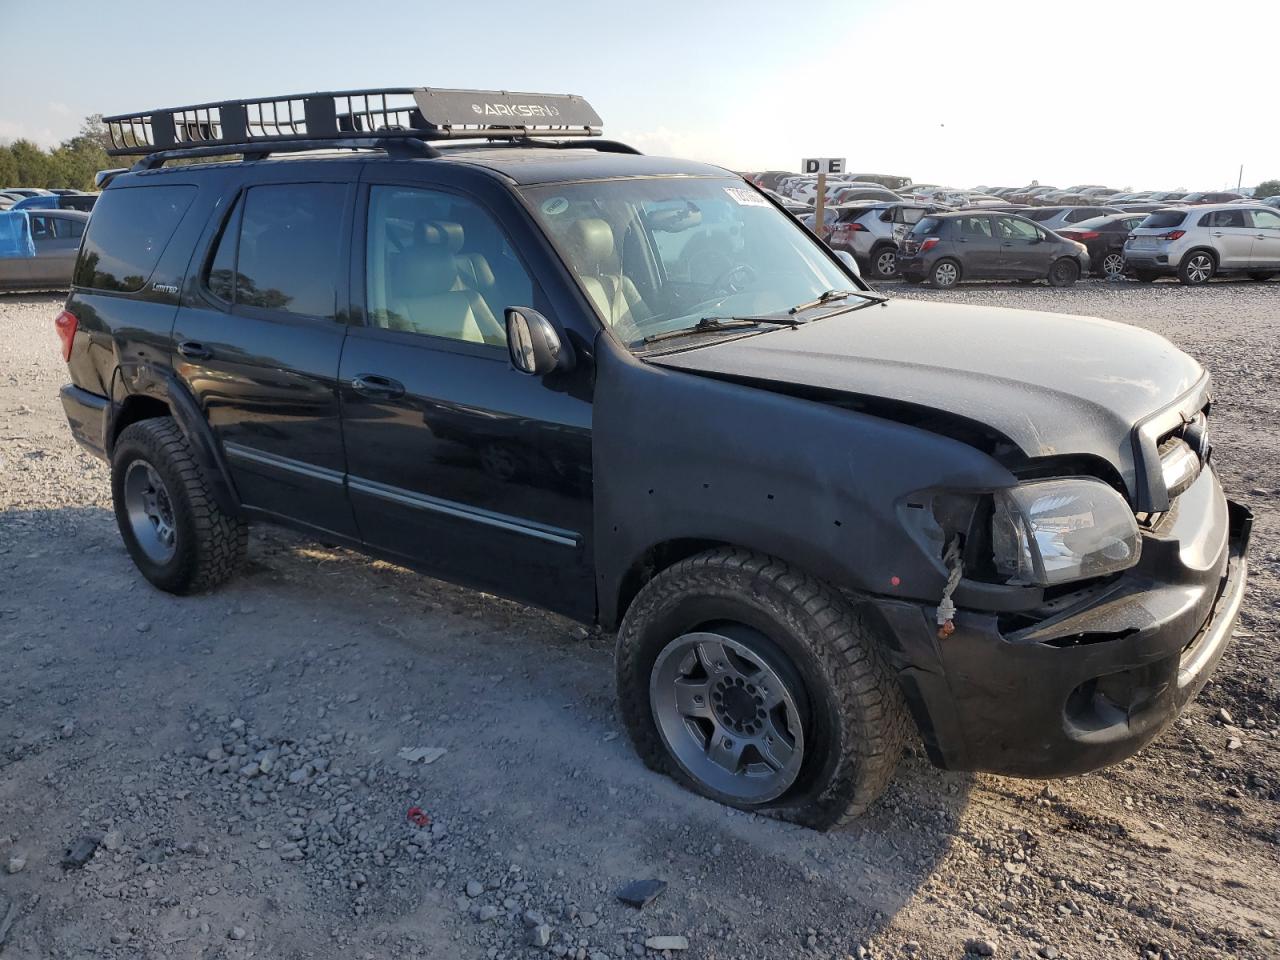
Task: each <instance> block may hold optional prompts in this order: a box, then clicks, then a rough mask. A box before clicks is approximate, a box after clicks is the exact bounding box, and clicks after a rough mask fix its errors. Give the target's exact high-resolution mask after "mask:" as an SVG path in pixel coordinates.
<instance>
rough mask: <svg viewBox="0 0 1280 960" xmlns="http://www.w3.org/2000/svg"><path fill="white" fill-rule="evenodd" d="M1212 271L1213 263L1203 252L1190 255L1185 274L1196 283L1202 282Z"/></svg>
mask: <svg viewBox="0 0 1280 960" xmlns="http://www.w3.org/2000/svg"><path fill="white" fill-rule="evenodd" d="M1212 272H1213V263H1212V261H1210V260H1209V258H1208V257H1206V256H1205V255H1204V254H1200V255H1198V256H1195V257H1192V258H1191V262H1190V263H1189V264H1187V276H1189V277H1190V278H1191V279H1192V280H1194V281H1195V282H1196V283H1204V282H1205V281H1206V280H1208V279H1209V275H1210V274H1211V273H1212Z"/></svg>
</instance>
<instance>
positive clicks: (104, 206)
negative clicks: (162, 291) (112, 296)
mask: <svg viewBox="0 0 1280 960" xmlns="http://www.w3.org/2000/svg"><path fill="white" fill-rule="evenodd" d="M195 195H196V188H195V187H194V186H192V185H191V184H166V185H164V186H156V187H116V188H115V189H112V190H105V191H103V194H102V196H101V198H99V200H98V202H97V204H96V205H95V207H94V211H93V219H92V220H90V221H89V230H88V233H87V235H86V236H85V239H84V244H83V245H82V246H81V248H80V257H79V259H78V260H77V261H76V271H75V278H74V281H73V282H74V283H75V285H76V286H78V287H91V288H93V289H95V290H116V291H121V292H124V293H132V292H134V291H137V290H141V289H142V288H143V286H144V285H145V284H146V282H147V281H148V280H149V279H150V278H151V274H152V272H153V271H154V270H155V268H156V264H157V263H159V262H160V257H161V255H162V254H163V253H164V251H165V247H167V246H168V245H169V240H170V239H171V238H172V237H173V233H174V231H175V230H177V229H178V224H179V223H181V222H182V218H183V217H184V216H185V215H186V212H187V209H188V208H189V207H190V206H191V201H192V200H193V199H195Z"/></svg>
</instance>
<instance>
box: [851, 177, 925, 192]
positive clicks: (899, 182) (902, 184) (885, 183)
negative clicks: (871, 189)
mask: <svg viewBox="0 0 1280 960" xmlns="http://www.w3.org/2000/svg"><path fill="white" fill-rule="evenodd" d="M851 176H852V178H853V179H854V180H859V181H861V182H863V183H878V184H880V186H882V187H884V188H885V189H886V190H892V191H893V192H894V193H900V192H902V191H903V190H906V189H907V188H909V187H910V186H911V178H910V177H900V176H897V175H895V174H892V173H855V174H851Z"/></svg>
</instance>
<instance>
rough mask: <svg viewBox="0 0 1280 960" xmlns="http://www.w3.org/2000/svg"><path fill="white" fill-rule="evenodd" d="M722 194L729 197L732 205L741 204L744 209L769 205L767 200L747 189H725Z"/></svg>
mask: <svg viewBox="0 0 1280 960" xmlns="http://www.w3.org/2000/svg"><path fill="white" fill-rule="evenodd" d="M724 192H725V193H727V194H728V195H729V197H730V199H732V200H733V202H734V203H738V204H741V205H742V206H744V207H767V206H768V205H769V201H768V200H766V199H765V198H764V197H762V196H760V194H758V193H756V192H755V191H754V190H751V189H749V188H747V187H725V188H724Z"/></svg>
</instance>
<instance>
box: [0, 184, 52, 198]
mask: <svg viewBox="0 0 1280 960" xmlns="http://www.w3.org/2000/svg"><path fill="white" fill-rule="evenodd" d="M0 193H10V194H13V195H14V196H16V197H19V198H23V197H47V196H50V195H52V193H53V191H52V190H45V189H43V188H41V187H3V188H0Z"/></svg>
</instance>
